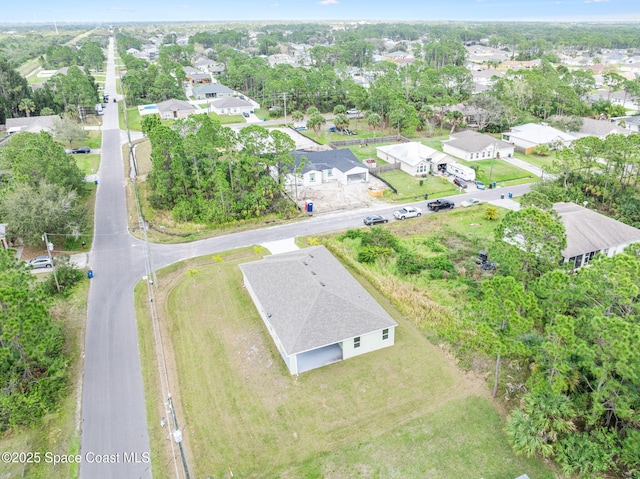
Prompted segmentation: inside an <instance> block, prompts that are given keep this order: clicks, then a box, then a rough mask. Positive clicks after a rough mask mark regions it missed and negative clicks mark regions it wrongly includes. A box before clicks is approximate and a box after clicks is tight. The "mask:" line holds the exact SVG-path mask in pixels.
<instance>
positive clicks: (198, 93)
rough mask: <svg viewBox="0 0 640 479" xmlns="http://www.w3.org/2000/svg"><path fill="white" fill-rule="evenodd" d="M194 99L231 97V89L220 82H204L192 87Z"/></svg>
mask: <svg viewBox="0 0 640 479" xmlns="http://www.w3.org/2000/svg"><path fill="white" fill-rule="evenodd" d="M193 96H194V97H195V98H196V100H207V99H220V98H231V97H233V90H232V89H231V88H229V87H228V86H224V85H222V84H221V83H206V84H204V85H198V86H194V87H193Z"/></svg>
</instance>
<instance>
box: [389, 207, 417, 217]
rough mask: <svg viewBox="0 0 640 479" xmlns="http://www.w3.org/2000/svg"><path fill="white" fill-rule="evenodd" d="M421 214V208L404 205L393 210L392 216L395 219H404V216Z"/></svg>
mask: <svg viewBox="0 0 640 479" xmlns="http://www.w3.org/2000/svg"><path fill="white" fill-rule="evenodd" d="M420 215H422V210H421V209H420V208H416V207H415V206H405V207H404V208H401V209H399V210H396V211H394V212H393V217H394V218H395V219H397V220H404V219H406V218H414V217H416V216H420Z"/></svg>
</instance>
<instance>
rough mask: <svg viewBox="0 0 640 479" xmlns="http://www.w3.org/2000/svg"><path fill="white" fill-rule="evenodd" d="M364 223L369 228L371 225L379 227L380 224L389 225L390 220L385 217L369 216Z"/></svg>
mask: <svg viewBox="0 0 640 479" xmlns="http://www.w3.org/2000/svg"><path fill="white" fill-rule="evenodd" d="M362 221H363V222H364V224H365V225H367V226H371V225H377V224H380V223H387V222H388V221H389V220H388V219H387V218H385V217H384V216H380V215H369V216H367V217H365V219H364V220H362Z"/></svg>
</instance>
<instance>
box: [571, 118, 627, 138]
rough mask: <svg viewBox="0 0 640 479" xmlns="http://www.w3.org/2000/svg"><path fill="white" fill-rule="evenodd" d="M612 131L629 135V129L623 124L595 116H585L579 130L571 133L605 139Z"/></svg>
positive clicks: (576, 135)
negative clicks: (622, 125) (597, 118)
mask: <svg viewBox="0 0 640 479" xmlns="http://www.w3.org/2000/svg"><path fill="white" fill-rule="evenodd" d="M612 133H614V134H618V135H628V134H629V130H625V129H624V128H622V127H621V126H618V125H616V124H615V123H614V122H612V121H609V120H595V119H593V118H583V119H582V127H581V128H580V129H579V130H578V131H572V132H571V134H572V135H573V136H574V137H576V138H583V137H585V136H596V137H598V138H600V139H601V140H604V139H605V138H606V137H607V136H608V135H611V134H612Z"/></svg>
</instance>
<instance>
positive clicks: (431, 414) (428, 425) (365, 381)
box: [137, 249, 552, 479]
mask: <svg viewBox="0 0 640 479" xmlns="http://www.w3.org/2000/svg"><path fill="white" fill-rule="evenodd" d="M257 258H258V256H257V255H256V251H255V250H253V249H246V250H238V251H233V252H230V253H228V254H226V255H222V256H220V257H216V258H211V257H204V258H199V259H195V260H192V261H189V262H185V263H182V264H180V265H174V266H172V267H170V268H168V269H166V270H165V271H163V272H161V273H160V275H159V279H160V281H159V284H160V285H161V286H160V287H161V291H160V294H159V295H158V296H157V297H156V301H155V303H156V305H157V307H158V312H159V318H160V322H161V325H162V330H163V337H164V341H165V346H166V351H167V352H168V353H169V354H168V364H169V369H170V371H171V376H172V393H173V397H174V401H175V403H176V404H177V407H178V413H179V417H180V421H181V427H182V429H183V432H184V436H185V441H186V448H187V451H188V455H189V461H190V468H191V472H192V474H193V475H194V477H212V478H213V477H218V478H222V477H230V473H229V471H233V473H234V475H235V476H236V477H245V478H246V477H253V478H268V477H274V478H275V477H288V478H300V477H309V478H311V477H318V478H319V477H331V478H352V477H362V478H373V477H433V478H450V477H487V478H489V477H491V478H505V479H507V478H513V477H516V476H518V475H519V474H522V473H523V472H527V473H529V474H530V475H531V477H535V478H544V477H549V478H550V477H552V475H551V473H550V472H549V471H547V470H546V469H545V467H544V466H543V465H542V464H540V463H539V462H536V461H529V460H526V459H523V458H516V457H515V456H514V455H513V453H512V452H511V450H510V448H509V446H508V445H507V443H506V440H505V438H504V436H503V434H502V432H501V425H502V421H501V418H500V417H499V415H498V414H497V413H496V412H495V410H494V408H493V407H492V405H491V403H490V402H489V399H488V397H487V396H488V395H487V391H486V387H485V384H484V381H482V380H478V379H477V378H475V377H473V376H470V375H466V374H465V373H463V372H461V371H460V370H458V369H457V368H456V367H455V365H454V364H453V362H452V361H451V360H450V359H449V358H448V357H447V356H446V354H445V353H444V352H443V351H442V350H440V349H439V348H437V347H435V346H433V345H432V344H430V343H429V342H428V341H427V340H426V339H425V337H424V335H423V334H422V333H421V331H420V330H419V329H418V328H416V327H415V326H414V325H413V324H412V323H411V322H410V321H408V320H406V319H405V318H403V317H402V316H401V315H400V314H398V312H397V311H396V310H395V309H394V308H393V307H392V306H391V305H390V304H389V302H388V301H386V300H385V299H384V298H382V297H380V295H378V294H377V293H376V292H375V291H372V290H371V287H370V286H369V285H368V284H366V283H364V284H365V287H367V288H368V289H369V290H370V291H371V292H372V294H374V296H375V297H376V298H377V299H378V300H379V301H380V303H381V304H382V305H383V306H384V307H385V308H387V310H388V311H389V312H390V313H391V314H392V315H393V316H394V318H395V319H396V320H397V321H398V323H399V327H398V329H397V333H396V344H395V346H393V347H391V348H387V349H385V350H381V351H376V352H374V353H370V354H366V355H363V356H361V357H357V358H353V359H350V360H347V361H344V362H341V363H337V364H334V365H331V366H328V367H324V368H321V369H317V370H314V371H310V372H308V373H305V374H303V375H301V376H299V377H295V376H290V375H289V373H288V370H287V369H286V367H285V365H284V363H283V361H282V359H281V358H280V356H279V354H278V352H277V350H276V348H275V346H274V345H273V342H272V341H271V338H270V337H269V336H268V334H267V332H266V329H265V327H264V325H263V323H262V321H261V319H260V317H259V316H258V314H257V312H256V310H255V308H254V306H253V303H252V302H251V300H250V298H249V296H248V294H247V292H246V290H245V289H244V288H243V285H242V276H241V273H240V270H239V268H238V267H237V265H238V264H239V263H242V262H246V261H253V260H255V259H257ZM144 291H145V288H138V294H137V304H138V309H139V314H140V316H139V317H140V318H141V319H140V330H141V338H140V341H141V350H142V356H143V361H144V364H145V366H144V370H145V382H146V387H147V396H148V397H149V398H152V397H158V395H157V394H156V393H157V388H158V387H157V384H155V383H154V381H155V380H157V378H155V379H154V377H155V376H156V374H155V372H154V371H156V370H157V365H156V364H157V363H156V359H155V354H154V352H153V350H152V348H151V346H150V345H151V344H152V343H153V338H152V335H151V333H150V329H149V322H150V320H149V319H148V314H147V311H146V310H145V309H146V305H147V304H148V301H146V300H145V297H144ZM282 299H283V301H295V298H291V297H288V295H287V293H286V292H284V291H283V298H282ZM160 401H161V399H160V400H158V401H156V402H153V400H151V402H150V403H149V405H148V410H149V421H148V422H149V424H150V425H151V429H152V431H151V436H152V444H153V446H152V447H153V448H154V451H153V456H154V460H155V461H156V462H155V463H154V473H156V474H157V473H161V471H163V470H167V469H168V466H167V461H168V460H167V457H168V456H167V455H166V453H162V452H161V450H162V449H166V447H167V441H166V435H167V431H166V430H165V429H161V428H160V427H159V425H158V422H159V417H158V415H159V414H162V410H163V408H162V405H161V403H160ZM160 477H161V476H160Z"/></svg>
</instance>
